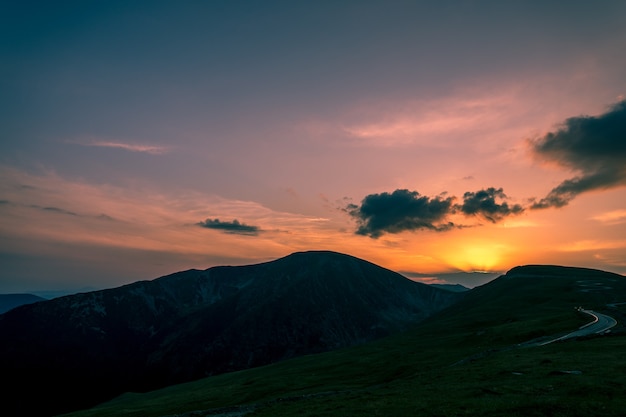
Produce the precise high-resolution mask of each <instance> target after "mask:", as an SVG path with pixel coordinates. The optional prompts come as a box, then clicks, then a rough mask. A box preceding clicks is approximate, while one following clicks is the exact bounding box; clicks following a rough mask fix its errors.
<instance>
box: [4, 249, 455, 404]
mask: <svg viewBox="0 0 626 417" xmlns="http://www.w3.org/2000/svg"><path fill="white" fill-rule="evenodd" d="M460 298H461V295H459V294H456V293H453V292H449V291H444V290H441V289H437V288H433V287H431V286H428V285H425V284H420V283H416V282H413V281H411V280H408V279H406V278H404V277H402V276H401V275H399V274H396V273H394V272H392V271H389V270H386V269H384V268H381V267H379V266H376V265H374V264H371V263H369V262H366V261H363V260H360V259H357V258H354V257H351V256H347V255H342V254H338V253H333V252H304V253H296V254H292V255H290V256H287V257H285V258H282V259H279V260H276V261H273V262H268V263H263V264H258V265H250V266H242V267H215V268H210V269H207V270H205V271H198V270H189V271H184V272H179V273H175V274H172V275H169V276H166V277H162V278H159V279H156V280H153V281H142V282H137V283H134V284H130V285H126V286H123V287H119V288H114V289H109V290H103V291H96V292H91V293H82V294H76V295H71V296H66V297H61V298H58V299H54V300H50V301H47V302H43V303H37V304H34V305H30V306H22V307H20V308H17V309H14V310H12V311H10V312H8V313H6V314H4V315H2V316H0V335H2V337H3V340H4V341H3V343H2V344H0V369H2V370H3V377H4V378H5V379H6V380H11V381H15V383H12V384H11V387H10V388H9V391H8V392H7V395H6V398H7V400H5V401H3V409H4V410H8V411H9V412H12V413H14V414H19V413H23V414H25V413H29V414H37V415H49V414H54V413H59V412H62V411H68V410H72V409H77V408H84V407H87V406H91V405H93V404H95V403H97V402H99V401H103V400H105V399H108V398H111V397H112V396H114V395H116V394H119V393H121V392H124V391H141V390H147V389H153V388H156V387H161V386H165V385H168V384H172V383H176V382H181V381H187V380H192V379H196V378H199V377H203V376H206V375H211V374H216V373H222V372H227V371H233V370H238V369H244V368H249V367H254V366H258V365H263V364H267V363H271V362H275V361H279V360H283V359H286V358H290V357H294V356H298V355H303V354H308V353H315V352H322V351H327V350H332V349H336V348H341V347H345V346H352V345H355V344H360V343H364V342H367V341H370V340H373V339H376V338H380V337H382V336H385V335H388V334H391V333H394V332H398V331H400V330H403V329H405V328H407V326H409V325H411V324H413V323H417V322H419V321H421V320H423V319H425V318H427V317H429V316H430V315H432V314H433V313H435V312H437V311H440V310H441V309H443V308H445V307H447V306H450V305H451V304H453V303H454V302H456V301H457V300H459V299H460ZM85 387H93V388H92V389H88V390H86V389H85ZM96 387H97V388H96ZM78 393H80V395H78ZM33 397H36V398H38V401H32V398H33ZM14 414H12V415H14Z"/></svg>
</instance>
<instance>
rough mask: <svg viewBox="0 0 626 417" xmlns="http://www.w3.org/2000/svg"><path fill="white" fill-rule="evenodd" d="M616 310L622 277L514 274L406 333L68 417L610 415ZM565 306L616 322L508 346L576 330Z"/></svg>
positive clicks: (617, 363) (620, 371)
mask: <svg viewBox="0 0 626 417" xmlns="http://www.w3.org/2000/svg"><path fill="white" fill-rule="evenodd" d="M622 303H626V278H624V277H623V276H621V275H617V274H612V273H608V272H603V271H597V270H590V269H580V268H569V267H552V266H526V267H518V268H514V269H512V270H511V271H509V272H508V273H507V274H506V275H503V276H501V277H499V278H498V279H496V280H494V281H492V282H490V283H488V284H486V285H483V286H481V287H477V288H474V289H473V290H471V291H470V292H468V293H467V294H466V296H465V297H464V298H463V299H462V300H461V301H459V302H458V303H456V304H454V305H452V306H451V307H449V308H447V309H445V310H443V311H442V312H440V313H438V314H435V315H434V316H432V317H431V318H429V319H427V320H425V321H423V322H421V323H420V324H418V325H417V326H415V327H414V328H412V329H409V330H408V331H406V332H403V333H399V334H395V335H392V336H390V337H388V338H385V339H382V340H379V341H374V342H370V343H368V344H365V345H361V346H358V347H353V348H350V349H342V350H339V351H333V352H327V353H323V354H318V355H309V356H305V357H300V358H296V359H292V360H289V361H284V362H281V363H277V364H274V365H271V366H267V367H261V368H255V369H250V370H247V371H242V372H236V373H229V374H223V375H219V376H215V377H210V378H205V379H202V380H199V381H196V382H193V383H189V384H182V385H177V386H172V387H169V388H166V389H163V390H160V391H154V392H150V393H146V394H141V395H138V394H130V393H129V394H125V395H123V396H120V397H119V398H117V399H115V400H113V401H111V402H108V403H105V404H102V405H100V406H98V407H96V408H94V409H93V410H85V411H83V412H77V413H73V414H72V417H95V416H98V417H105V416H106V417H109V416H143V417H150V416H153V417H158V416H171V415H179V416H185V417H192V416H194V417H195V416H204V415H222V416H244V415H250V416H252V415H254V416H268V417H269V416H271V417H277V416H283V417H286V416H298V417H300V416H329V417H330V416H337V415H341V416H355V417H356V416H363V415H419V416H454V415H458V416H460V415H479V416H488V417H499V416H503V415H506V416H513V417H522V416H524V417H526V416H528V415H533V416H559V417H572V416H574V417H588V416H590V415H603V416H615V417H617V416H622V415H623V410H624V409H626V397H624V395H623V393H624V389H626V376H625V375H626V357H625V356H624V355H623V352H624V349H626V335H625V334H624V330H623V329H624V326H623V323H624V322H626V320H624V318H625V317H624V316H625V314H624V313H625V312H626V307H625V306H624V304H622ZM577 306H584V307H585V308H589V309H594V310H597V311H599V312H600V311H601V312H604V313H605V314H608V315H611V316H613V317H616V318H617V319H618V326H617V327H615V328H613V329H612V331H611V332H610V333H609V334H606V335H595V336H588V337H584V338H580V339H578V340H571V341H567V342H556V343H551V344H548V345H544V346H538V345H526V344H521V345H520V344H519V343H521V342H525V341H528V340H529V339H535V338H537V337H539V338H541V337H543V336H548V335H551V336H554V335H557V336H558V335H562V334H566V333H569V332H571V331H572V330H575V329H577V328H578V327H579V326H581V325H583V324H586V323H588V322H589V321H590V320H591V319H590V317H589V316H588V315H586V314H581V313H580V312H579V311H577V310H576V309H575V307H577ZM200 410H204V411H200Z"/></svg>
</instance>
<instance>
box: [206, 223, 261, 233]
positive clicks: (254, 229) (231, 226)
mask: <svg viewBox="0 0 626 417" xmlns="http://www.w3.org/2000/svg"><path fill="white" fill-rule="evenodd" d="M198 225H199V226H202V227H205V228H207V229H216V230H221V231H222V232H224V233H231V234H237V235H250V236H256V235H257V234H259V230H260V229H259V227H258V226H250V225H247V224H244V223H239V221H238V220H237V219H235V220H233V221H232V222H223V221H220V219H206V220H205V221H203V222H200V223H198Z"/></svg>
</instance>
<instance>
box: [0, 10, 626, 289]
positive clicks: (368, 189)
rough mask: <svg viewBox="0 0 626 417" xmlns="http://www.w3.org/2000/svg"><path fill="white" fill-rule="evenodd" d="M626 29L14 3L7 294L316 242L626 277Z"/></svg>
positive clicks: (601, 21) (457, 273)
mask: <svg viewBox="0 0 626 417" xmlns="http://www.w3.org/2000/svg"><path fill="white" fill-rule="evenodd" d="M624 21H626V2H623V1H607V0H604V1H597V2H589V1H569V2H561V1H545V0H544V1H524V2H501V1H437V2H432V1H403V0H391V1H382V0H381V1H368V0H359V1H350V0H346V1H325V0H320V1H274V0H268V1H255V0H248V1H240V0H228V1H219V0H207V1H184V0H182V1H175V2H172V1H159V0H155V1H139V0H138V1H115V0H112V1H97V0H96V1H63V0H60V1H55V2H49V1H27V0H26V1H22V0H20V1H12V0H8V1H7V0H4V1H2V2H0V54H1V57H2V58H1V59H0V293H12V292H35V291H43V290H49V291H77V290H81V289H101V288H110V287H115V286H119V285H123V284H126V283H130V282H134V281H138V280H145V279H153V278H156V277H159V276H162V275H166V274H169V273H173V272H176V271H180V270H186V269H190V268H197V269H205V268H208V267H211V266H216V265H245V264H252V263H258V262H265V261H269V260H272V259H276V258H279V257H282V256H286V255H288V254H290V253H292V252H297V251H307V250H333V251H338V252H343V253H347V254H350V255H353V256H356V257H359V258H362V259H365V260H368V261H370V262H374V263H376V264H378V265H381V266H383V267H386V268H389V269H392V270H394V271H397V272H400V273H402V274H404V275H405V276H407V277H410V278H412V279H415V280H418V281H423V282H450V283H457V282H460V283H462V284H464V285H467V286H475V285H479V284H482V283H484V282H486V281H487V280H488V279H491V278H492V277H493V273H503V272H506V271H507V270H508V269H510V268H512V267H515V266H517V265H526V264H557V265H570V266H580V267H589V268H598V269H602V270H606V271H612V272H617V273H621V274H624V273H626V96H625V95H626V54H624V45H626V25H624ZM462 272H467V273H471V274H462ZM485 272H489V273H491V274H483V273H485ZM463 277H465V278H463Z"/></svg>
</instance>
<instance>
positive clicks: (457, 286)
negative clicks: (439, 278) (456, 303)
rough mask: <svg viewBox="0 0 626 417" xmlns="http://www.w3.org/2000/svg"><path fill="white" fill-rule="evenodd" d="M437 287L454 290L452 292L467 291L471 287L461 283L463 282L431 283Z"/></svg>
mask: <svg viewBox="0 0 626 417" xmlns="http://www.w3.org/2000/svg"><path fill="white" fill-rule="evenodd" d="M430 285H432V286H433V287H435V288H440V289H442V290H447V291H452V292H465V291H469V290H470V289H469V288H467V287H465V286H463V285H461V284H430Z"/></svg>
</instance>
